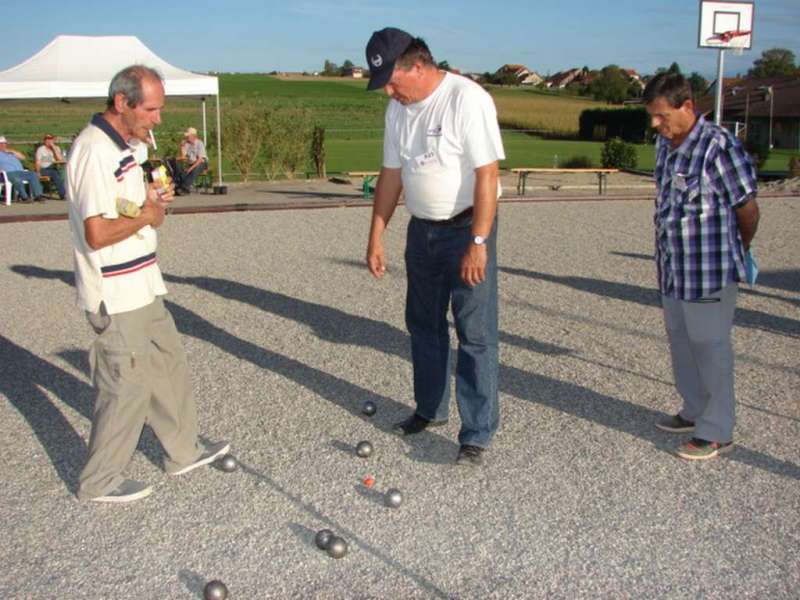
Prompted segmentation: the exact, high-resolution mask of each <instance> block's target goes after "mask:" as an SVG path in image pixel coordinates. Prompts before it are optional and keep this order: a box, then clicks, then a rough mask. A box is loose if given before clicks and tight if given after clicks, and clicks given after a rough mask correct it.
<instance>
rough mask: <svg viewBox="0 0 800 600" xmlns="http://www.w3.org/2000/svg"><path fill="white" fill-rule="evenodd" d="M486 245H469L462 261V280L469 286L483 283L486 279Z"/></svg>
mask: <svg viewBox="0 0 800 600" xmlns="http://www.w3.org/2000/svg"><path fill="white" fill-rule="evenodd" d="M486 257H487V250H486V244H481V245H480V246H478V245H476V244H473V243H472V242H470V243H469V245H468V246H467V251H466V253H465V254H464V257H463V258H462V259H461V279H462V281H463V282H464V283H466V284H467V285H469V286H475V285H478V284H479V283H483V280H484V279H486Z"/></svg>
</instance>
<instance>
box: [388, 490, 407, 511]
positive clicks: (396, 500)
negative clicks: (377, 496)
mask: <svg viewBox="0 0 800 600" xmlns="http://www.w3.org/2000/svg"><path fill="white" fill-rule="evenodd" d="M383 502H384V504H386V506H388V507H389V508H397V507H398V506H400V505H401V504H402V503H403V494H401V493H400V490H398V489H397V488H389V489H388V490H386V493H385V494H384V495H383Z"/></svg>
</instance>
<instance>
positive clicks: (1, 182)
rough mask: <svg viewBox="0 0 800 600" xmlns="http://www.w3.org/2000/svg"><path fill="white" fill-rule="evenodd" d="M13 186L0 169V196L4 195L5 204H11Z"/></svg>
mask: <svg viewBox="0 0 800 600" xmlns="http://www.w3.org/2000/svg"><path fill="white" fill-rule="evenodd" d="M13 187H14V186H12V185H11V182H10V181H9V180H8V177H6V172H5V171H0V197H2V196H5V197H6V206H11V191H12V189H13Z"/></svg>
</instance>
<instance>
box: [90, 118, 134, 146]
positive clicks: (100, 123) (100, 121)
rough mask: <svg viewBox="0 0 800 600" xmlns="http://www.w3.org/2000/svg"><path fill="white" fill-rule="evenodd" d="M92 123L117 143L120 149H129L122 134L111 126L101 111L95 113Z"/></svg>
mask: <svg viewBox="0 0 800 600" xmlns="http://www.w3.org/2000/svg"><path fill="white" fill-rule="evenodd" d="M91 123H92V125H94V126H95V127H99V128H100V129H101V130H102V131H103V133H105V134H106V135H107V136H108V137H110V138H111V140H112V141H113V142H114V143H115V144H116V145H117V147H118V148H119V149H120V150H130V146H129V145H128V142H126V141H125V140H123V139H122V136H121V135H120V134H119V133H118V132H117V130H116V129H114V128H113V127H112V126H111V123H109V122H108V121H106V118H105V117H104V116H103V115H102V113H97V114H95V115H94V116H93V117H92V121H91Z"/></svg>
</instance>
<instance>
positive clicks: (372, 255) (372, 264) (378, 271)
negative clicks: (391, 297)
mask: <svg viewBox="0 0 800 600" xmlns="http://www.w3.org/2000/svg"><path fill="white" fill-rule="evenodd" d="M367 268H368V269H369V272H370V273H372V275H373V276H374V277H375V278H377V279H380V278H381V277H383V276H384V274H385V273H386V258H385V256H384V254H383V243H382V242H381V241H380V240H377V241H372V240H371V241H370V243H369V245H368V246H367Z"/></svg>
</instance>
